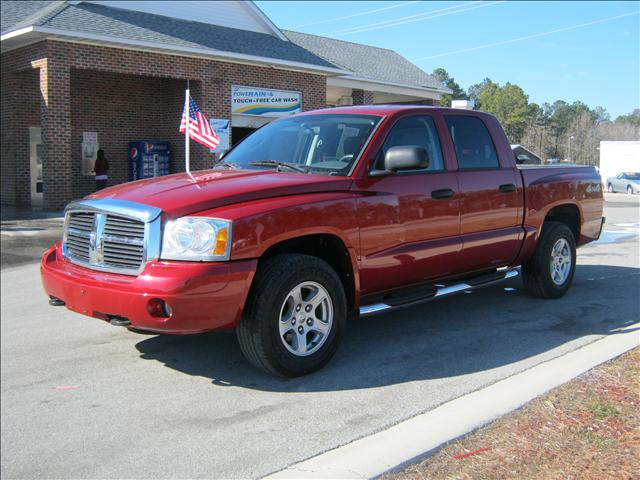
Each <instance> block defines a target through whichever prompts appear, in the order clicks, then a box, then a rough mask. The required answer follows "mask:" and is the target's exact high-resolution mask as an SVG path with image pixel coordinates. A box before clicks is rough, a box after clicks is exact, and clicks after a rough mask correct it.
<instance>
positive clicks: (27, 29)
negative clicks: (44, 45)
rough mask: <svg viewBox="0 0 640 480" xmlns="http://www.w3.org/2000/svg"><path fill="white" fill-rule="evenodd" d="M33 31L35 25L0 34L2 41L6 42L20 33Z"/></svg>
mask: <svg viewBox="0 0 640 480" xmlns="http://www.w3.org/2000/svg"><path fill="white" fill-rule="evenodd" d="M30 32H33V25H32V26H30V27H24V28H20V29H18V30H13V31H11V32H7V33H3V34H2V35H0V41H2V42H4V41H5V40H9V39H10V38H13V37H19V36H20V35H24V34H25V33H30Z"/></svg>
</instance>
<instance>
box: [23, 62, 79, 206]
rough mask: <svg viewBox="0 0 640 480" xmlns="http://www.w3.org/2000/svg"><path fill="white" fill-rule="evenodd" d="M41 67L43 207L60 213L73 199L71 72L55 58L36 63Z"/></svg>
mask: <svg viewBox="0 0 640 480" xmlns="http://www.w3.org/2000/svg"><path fill="white" fill-rule="evenodd" d="M35 63H36V62H34V65H33V66H39V68H40V125H41V127H42V143H43V145H44V158H43V160H42V168H43V172H42V178H43V182H44V184H43V193H44V208H45V209H47V210H62V209H63V208H64V207H65V205H66V204H67V203H68V202H69V201H71V200H73V182H74V175H73V168H72V159H71V69H70V68H69V66H68V65H64V64H63V63H62V62H59V61H57V59H55V58H46V59H42V60H39V61H38V62H37V63H38V64H39V65H35Z"/></svg>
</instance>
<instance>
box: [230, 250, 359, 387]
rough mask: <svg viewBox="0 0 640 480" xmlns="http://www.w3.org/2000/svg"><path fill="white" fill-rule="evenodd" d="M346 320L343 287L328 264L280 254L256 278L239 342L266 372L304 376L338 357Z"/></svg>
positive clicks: (240, 331)
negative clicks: (333, 357)
mask: <svg viewBox="0 0 640 480" xmlns="http://www.w3.org/2000/svg"><path fill="white" fill-rule="evenodd" d="M346 317H347V302H346V296H345V293H344V288H343V285H342V282H341V281H340V278H339V277H338V275H337V274H336V272H335V271H334V270H333V269H332V268H331V266H330V265H329V264H327V263H326V262H324V261H323V260H321V259H319V258H317V257H312V256H309V255H299V254H287V255H279V256H277V257H273V258H271V259H268V260H267V261H266V262H265V263H264V264H263V265H262V266H261V268H260V269H259V271H258V273H257V274H256V279H255V280H254V283H253V285H252V288H251V294H250V297H249V300H248V302H247V306H246V308H245V312H244V314H243V317H242V319H241V320H240V325H239V326H238V329H237V335H238V341H239V343H240V348H241V349H242V352H243V353H244V355H245V357H247V360H249V362H251V363H252V364H253V365H255V366H256V367H258V368H260V369H261V370H264V371H265V372H267V373H272V374H276V375H282V376H287V377H295V376H299V375H305V374H307V373H311V372H313V371H316V370H318V369H320V368H322V367H323V366H324V365H325V364H326V363H327V362H328V361H329V360H330V359H331V357H332V356H333V355H334V353H335V352H336V350H337V348H338V343H339V341H340V338H341V336H342V332H343V330H344V326H345V323H346Z"/></svg>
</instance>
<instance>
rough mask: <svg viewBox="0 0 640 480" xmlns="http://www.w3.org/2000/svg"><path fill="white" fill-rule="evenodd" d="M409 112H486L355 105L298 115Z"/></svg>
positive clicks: (427, 106)
mask: <svg viewBox="0 0 640 480" xmlns="http://www.w3.org/2000/svg"><path fill="white" fill-rule="evenodd" d="M407 110H412V111H420V110H424V111H434V110H437V111H442V112H455V113H461V112H466V113H470V114H472V115H478V114H480V115H482V114H485V115H486V113H485V112H480V111H478V110H461V109H459V108H450V107H436V106H431V105H393V104H390V105H355V106H351V107H334V108H322V109H318V110H309V111H307V112H302V113H299V114H298V115H310V114H329V113H334V114H336V113H337V114H360V115H378V116H383V115H391V114H394V113H398V112H404V111H407Z"/></svg>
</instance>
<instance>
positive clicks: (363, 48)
mask: <svg viewBox="0 0 640 480" xmlns="http://www.w3.org/2000/svg"><path fill="white" fill-rule="evenodd" d="M283 32H284V34H285V35H286V36H287V37H288V38H289V39H290V40H291V41H292V42H294V43H296V44H298V45H300V46H301V47H303V48H305V49H307V50H309V51H311V52H313V53H315V54H316V55H318V56H319V57H322V58H324V59H325V60H327V61H329V62H331V63H332V64H334V65H336V66H338V67H341V68H344V69H347V70H351V71H352V72H354V74H353V76H354V77H357V78H363V79H369V80H376V81H380V82H390V83H397V84H402V85H409V86H413V87H419V88H429V89H437V90H440V91H445V92H447V91H449V89H448V88H447V87H445V86H444V85H442V84H441V83H440V82H439V81H438V80H436V79H435V78H433V77H432V76H431V75H429V74H427V73H426V72H424V71H422V70H421V69H420V68H418V67H417V66H416V65H414V64H413V63H411V62H410V61H409V60H407V59H406V58H404V57H402V56H401V55H399V54H397V53H396V52H394V51H393V50H388V49H386V48H379V47H372V46H370V45H362V44H359V43H352V42H345V41H343V40H336V39H333V38H327V37H320V36H317V35H309V34H307V33H300V32H292V31H289V30H284V31H283Z"/></svg>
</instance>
